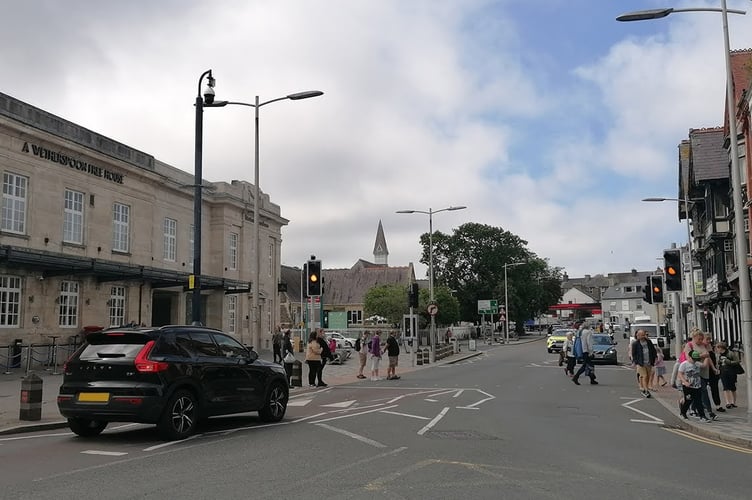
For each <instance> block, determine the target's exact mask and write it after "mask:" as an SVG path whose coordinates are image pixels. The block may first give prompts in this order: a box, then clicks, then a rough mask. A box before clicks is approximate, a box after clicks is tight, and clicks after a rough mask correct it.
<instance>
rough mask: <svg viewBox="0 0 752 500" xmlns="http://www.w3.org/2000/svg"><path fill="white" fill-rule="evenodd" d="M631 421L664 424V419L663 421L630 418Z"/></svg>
mask: <svg viewBox="0 0 752 500" xmlns="http://www.w3.org/2000/svg"><path fill="white" fill-rule="evenodd" d="M629 421H630V422H635V423H637V424H662V423H663V420H661V421H656V420H641V419H639V418H630V419H629Z"/></svg>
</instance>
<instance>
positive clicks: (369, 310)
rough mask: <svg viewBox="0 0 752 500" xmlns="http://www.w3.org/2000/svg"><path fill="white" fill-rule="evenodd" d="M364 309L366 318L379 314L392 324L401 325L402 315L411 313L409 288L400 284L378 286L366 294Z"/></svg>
mask: <svg viewBox="0 0 752 500" xmlns="http://www.w3.org/2000/svg"><path fill="white" fill-rule="evenodd" d="M363 309H365V311H364V312H365V316H366V317H368V316H372V315H374V314H377V315H379V316H383V317H385V318H386V319H387V320H389V322H390V323H392V324H395V323H397V324H399V323H401V321H402V315H403V314H406V313H407V312H408V311H409V309H408V305H407V287H406V286H405V285H399V284H391V285H377V286H375V287H373V288H371V289H370V290H368V291H367V292H366V295H365V297H364V299H363Z"/></svg>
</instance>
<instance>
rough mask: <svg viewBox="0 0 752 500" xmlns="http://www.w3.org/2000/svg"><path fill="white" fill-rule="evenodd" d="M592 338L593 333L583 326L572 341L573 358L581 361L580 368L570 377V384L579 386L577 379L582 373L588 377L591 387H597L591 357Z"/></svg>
mask: <svg viewBox="0 0 752 500" xmlns="http://www.w3.org/2000/svg"><path fill="white" fill-rule="evenodd" d="M592 337H593V331H592V330H591V329H590V328H588V327H587V326H586V325H584V324H583V325H582V326H581V327H580V329H579V330H578V331H577V335H576V337H575V339H574V342H575V345H574V354H575V357H578V358H580V359H582V366H581V367H580V369H579V370H577V373H575V374H574V376H573V377H572V382H574V383H575V384H576V385H580V382H579V379H580V375H582V374H583V373H584V374H585V375H586V376H587V377H590V384H591V385H598V381H597V380H595V365H594V364H593V358H592V357H591V354H592V352H593V343H592Z"/></svg>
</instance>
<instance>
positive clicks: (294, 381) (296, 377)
mask: <svg viewBox="0 0 752 500" xmlns="http://www.w3.org/2000/svg"><path fill="white" fill-rule="evenodd" d="M290 386H291V387H303V363H301V362H300V361H298V360H297V359H296V360H295V362H294V363H293V364H292V376H291V377H290Z"/></svg>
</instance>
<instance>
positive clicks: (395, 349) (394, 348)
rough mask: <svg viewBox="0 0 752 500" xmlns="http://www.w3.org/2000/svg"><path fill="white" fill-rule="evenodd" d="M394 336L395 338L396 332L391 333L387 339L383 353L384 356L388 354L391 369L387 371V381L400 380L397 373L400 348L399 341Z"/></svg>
mask: <svg viewBox="0 0 752 500" xmlns="http://www.w3.org/2000/svg"><path fill="white" fill-rule="evenodd" d="M394 336H395V331H394V330H392V331H391V332H389V337H388V338H387V339H386V347H385V348H384V350H383V351H382V354H383V353H386V354H387V356H388V357H389V368H387V370H386V379H387V380H398V379H399V378H400V377H398V376H397V373H396V371H397V364H398V362H399V354H400V348H399V342H397V339H396V338H395V337H394ZM377 376H378V375H377Z"/></svg>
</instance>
